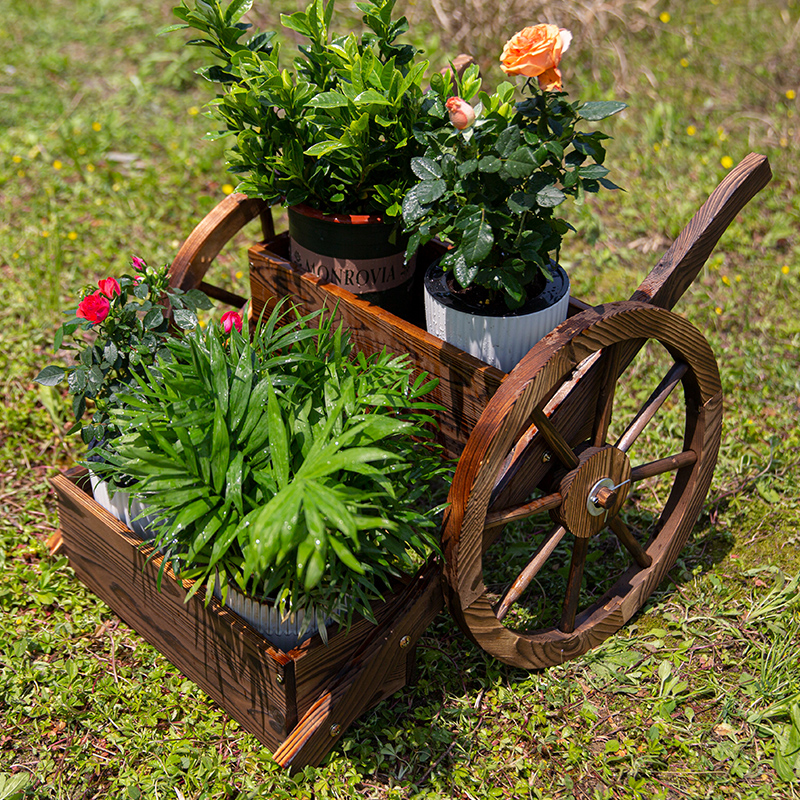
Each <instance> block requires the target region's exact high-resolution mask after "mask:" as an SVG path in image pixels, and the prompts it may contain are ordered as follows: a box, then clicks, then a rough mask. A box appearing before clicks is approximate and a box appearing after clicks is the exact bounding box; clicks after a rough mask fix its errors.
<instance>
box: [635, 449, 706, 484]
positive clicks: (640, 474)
mask: <svg viewBox="0 0 800 800" xmlns="http://www.w3.org/2000/svg"><path fill="white" fill-rule="evenodd" d="M696 461H697V453H695V452H694V450H684V451H683V452H682V453H675V454H674V455H671V456H667V457H666V458H659V459H658V460H656V461H649V462H648V463H647V464H640V465H639V466H638V467H634V468H633V469H632V470H631V481H632V482H633V483H636V481H643V480H644V479H645V478H652V477H653V476H654V475H662V474H663V473H665V472H674V471H675V470H679V469H681V468H682V467H690V466H691V465H692V464H694V463H695V462H696Z"/></svg>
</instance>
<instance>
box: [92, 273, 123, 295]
mask: <svg viewBox="0 0 800 800" xmlns="http://www.w3.org/2000/svg"><path fill="white" fill-rule="evenodd" d="M97 285H98V286H99V287H100V291H101V292H102V293H103V294H104V295H105V296H106V297H114V296H117V295H119V294H120V290H119V284H118V283H117V281H116V280H115V279H114V278H105V279H104V280H102V281H98V282H97Z"/></svg>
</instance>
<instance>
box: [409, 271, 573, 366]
mask: <svg viewBox="0 0 800 800" xmlns="http://www.w3.org/2000/svg"><path fill="white" fill-rule="evenodd" d="M568 306H569V278H568V277H567V273H566V272H564V270H563V269H562V268H561V267H556V271H555V274H554V276H553V279H552V280H551V281H550V282H549V283H548V284H547V286H545V288H544V290H543V291H542V292H541V293H540V294H539V295H538V296H537V297H535V298H531V299H530V300H529V301H528V303H526V305H525V306H524V307H523V310H522V313H514V314H509V315H508V316H503V317H498V316H487V315H483V314H480V313H475V311H473V310H469V308H468V307H467V306H466V305H465V304H463V303H462V302H461V301H460V300H459V299H458V298H456V297H454V296H453V295H452V294H451V293H450V291H449V290H448V288H447V283H446V276H445V274H444V273H443V272H442V270H441V269H439V267H438V265H436V264H433V265H431V266H430V267H429V268H428V271H427V273H426V275H425V320H426V324H427V328H428V332H429V333H432V334H433V335H434V336H438V337H439V338H440V339H444V341H446V342H449V343H450V344H452V345H455V346H456V347H460V348H461V349H462V350H464V351H465V352H467V353H469V354H470V355H472V356H475V357H476V358H479V359H480V360H481V361H485V362H486V363H487V364H491V365H492V366H493V367H497V368H498V369H501V370H503V372H511V370H512V369H513V368H514V367H515V366H516V365H517V364H518V363H519V362H520V361H521V360H522V358H523V356H524V355H525V354H526V353H527V352H528V351H529V350H530V349H531V347H533V345H535V344H536V342H538V341H539V340H540V339H542V338H544V337H545V336H547V334H548V333H550V331H552V330H553V329H554V328H556V327H557V326H558V325H560V324H561V323H562V322H563V321H564V320H565V319H566V318H567V307H568Z"/></svg>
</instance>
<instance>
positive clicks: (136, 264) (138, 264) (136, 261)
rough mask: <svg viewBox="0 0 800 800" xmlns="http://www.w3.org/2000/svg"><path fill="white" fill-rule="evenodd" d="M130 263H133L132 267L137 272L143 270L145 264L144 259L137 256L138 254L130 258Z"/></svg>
mask: <svg viewBox="0 0 800 800" xmlns="http://www.w3.org/2000/svg"><path fill="white" fill-rule="evenodd" d="M131 264H133V268H134V269H138V270H139V272H144V268H145V267H146V266H147V264H145V262H144V259H143V258H139V256H133V257H132V258H131Z"/></svg>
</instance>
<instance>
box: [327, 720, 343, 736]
mask: <svg viewBox="0 0 800 800" xmlns="http://www.w3.org/2000/svg"><path fill="white" fill-rule="evenodd" d="M341 732H342V726H341V725H340V724H339V723H338V722H337V723H335V724H334V725H331V730H330V734H331V737H334V736H338V735H339V734H340V733H341Z"/></svg>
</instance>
